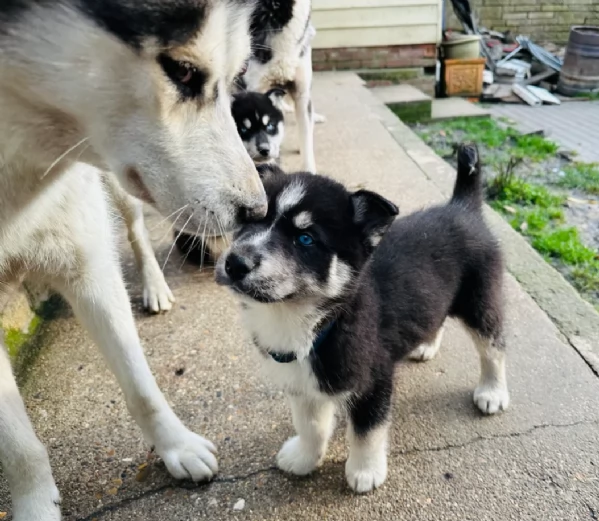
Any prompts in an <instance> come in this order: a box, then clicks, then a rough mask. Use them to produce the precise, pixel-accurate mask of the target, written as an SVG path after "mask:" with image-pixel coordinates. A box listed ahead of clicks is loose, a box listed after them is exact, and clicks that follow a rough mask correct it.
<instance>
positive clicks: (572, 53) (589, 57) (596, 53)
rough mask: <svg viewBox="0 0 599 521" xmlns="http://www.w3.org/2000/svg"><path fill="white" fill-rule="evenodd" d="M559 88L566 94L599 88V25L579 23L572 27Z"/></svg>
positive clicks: (572, 94) (574, 94) (573, 94)
mask: <svg viewBox="0 0 599 521" xmlns="http://www.w3.org/2000/svg"><path fill="white" fill-rule="evenodd" d="M557 89H558V91H559V92H560V93H562V94H564V95H566V96H576V95H577V94H582V93H585V92H591V91H594V90H599V27H598V26H594V25H578V26H574V27H572V28H571V29H570V37H569V39H568V46H567V47H566V56H565V57H564V65H563V66H562V70H561V72H560V76H559V81H558V85H557Z"/></svg>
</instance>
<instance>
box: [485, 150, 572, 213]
mask: <svg viewBox="0 0 599 521" xmlns="http://www.w3.org/2000/svg"><path fill="white" fill-rule="evenodd" d="M517 161H518V160H513V159H511V160H510V162H508V164H506V165H504V166H502V167H500V172H499V174H498V175H497V176H496V177H494V178H493V179H491V180H490V181H489V183H488V185H487V195H488V197H489V198H490V199H493V200H495V201H499V202H502V203H505V204H515V205H525V206H538V207H540V208H544V209H549V208H554V207H557V206H561V205H563V204H564V202H565V201H566V198H565V196H563V195H556V194H553V193H551V192H550V191H549V190H547V188H545V187H544V186H541V185H537V184H533V183H528V182H526V181H525V180H524V179H522V178H520V177H518V176H516V175H515V174H514V173H513V170H514V168H515V166H516V165H517Z"/></svg>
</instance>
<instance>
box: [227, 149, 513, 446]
mask: <svg viewBox="0 0 599 521" xmlns="http://www.w3.org/2000/svg"><path fill="white" fill-rule="evenodd" d="M268 174H269V175H265V174H264V172H263V181H264V185H265V188H266V192H267V195H268V197H269V206H271V205H273V204H275V201H276V198H277V196H278V194H280V193H281V192H282V190H284V189H285V187H286V186H288V185H289V183H291V182H294V179H296V176H297V175H305V174H292V175H288V176H285V175H283V174H282V173H281V172H280V171H279V170H278V169H277V168H276V167H268ZM303 186H304V187H305V190H306V195H305V196H304V197H303V199H302V202H301V203H300V206H301V208H297V211H306V210H308V211H310V213H311V214H312V215H313V216H316V217H315V223H316V224H315V226H318V227H319V228H320V230H321V231H320V232H319V233H320V235H321V236H325V237H327V238H328V239H327V240H329V241H330V242H329V243H328V244H327V247H328V248H331V249H332V250H333V251H334V253H335V254H336V255H337V256H338V258H339V259H340V260H342V261H344V262H346V263H347V264H349V265H350V266H351V267H352V269H353V270H354V272H355V273H357V275H356V278H355V279H354V280H353V282H352V283H350V284H348V286H347V288H346V291H345V292H344V293H343V295H342V296H341V297H338V298H336V299H334V300H332V301H329V302H326V303H324V304H322V303H321V304H320V305H319V306H320V308H321V309H323V308H324V309H326V310H327V318H326V319H325V320H324V321H323V322H326V323H328V324H329V325H331V324H332V327H331V329H330V332H328V334H327V335H326V336H325V338H324V340H323V341H322V343H320V344H319V346H318V347H317V348H316V349H314V348H313V349H312V350H311V352H310V355H309V360H310V364H311V367H312V370H313V372H314V374H315V375H316V377H317V380H318V383H319V386H320V391H321V392H322V393H324V394H328V395H337V394H340V393H349V395H350V396H351V398H350V399H349V400H348V403H349V409H350V411H349V412H350V417H351V421H352V424H353V427H354V430H355V432H356V433H357V434H358V435H364V434H366V433H368V431H370V430H371V429H373V428H375V427H376V426H378V425H379V424H381V423H382V422H384V421H385V420H386V419H387V418H388V415H389V409H390V404H391V395H392V382H393V372H394V366H395V364H396V363H397V362H398V361H399V360H401V359H402V358H404V357H405V356H406V355H408V354H409V353H410V352H412V351H413V350H414V349H416V348H417V347H418V346H420V345H421V344H424V343H428V342H431V341H432V340H433V339H434V338H435V336H436V334H437V332H438V331H439V330H440V328H441V326H442V325H443V322H444V320H445V318H446V317H447V316H452V317H457V318H459V319H461V320H462V321H463V322H464V323H465V325H466V326H467V327H469V328H471V329H472V330H473V331H474V332H476V333H477V334H478V335H479V336H480V337H481V338H483V339H487V340H488V341H489V342H490V343H491V344H492V345H493V346H494V347H496V348H499V349H501V348H502V343H501V333H502V296H501V291H502V289H501V288H502V274H503V265H502V256H501V252H500V249H499V246H498V244H497V241H496V240H495V238H494V237H493V235H492V234H491V232H490V231H489V229H488V228H487V226H486V225H485V223H484V220H483V217H482V212H481V207H482V187H481V180H480V165H479V163H478V153H477V151H476V148H475V147H474V146H463V147H462V148H461V149H460V151H459V166H458V177H457V181H456V185H455V190H454V194H453V197H452V199H451V200H450V201H449V203H448V204H445V205H442V206H436V207H433V208H429V209H426V210H422V211H420V212H416V213H414V214H411V215H409V216H407V217H404V218H400V219H398V220H395V221H394V222H393V219H394V216H395V213H396V211H394V205H392V204H391V203H389V202H388V201H386V200H385V199H383V198H382V197H380V196H378V195H376V194H372V193H369V194H370V195H369V196H368V197H367V198H361V200H360V201H359V203H358V205H357V207H356V204H355V200H353V199H352V198H354V197H355V196H356V194H354V195H350V194H349V193H348V192H347V191H346V190H345V188H343V187H342V186H341V185H339V184H338V183H334V182H332V181H331V180H329V179H327V178H323V177H320V176H310V179H307V180H306V182H305V183H303ZM323 194H326V197H324V196H323ZM357 194H358V195H359V194H360V193H359V192H358V193H357ZM352 205H353V208H352ZM331 206H334V207H335V209H334V210H332V209H331ZM295 211H296V209H294V210H292V211H291V212H290V215H289V217H285V219H283V221H291V220H292V215H293V214H294V213H295ZM346 213H347V215H346ZM269 214H271V212H270V211H269ZM321 214H323V215H325V216H326V215H327V214H328V215H338V216H345V217H344V218H345V219H353V220H354V223H356V226H353V227H352V226H351V225H350V224H349V223H347V224H346V225H345V227H344V228H343V230H342V232H343V233H341V231H340V229H335V227H334V223H336V222H337V219H336V218H335V217H328V218H327V217H324V218H321V217H319V216H320V215H321ZM268 219H269V216H267V217H266V218H265V221H268ZM283 221H281V222H283ZM331 223H333V224H331ZM391 223H392V224H391ZM259 224H260V223H256V224H250V225H248V226H249V227H250V228H251V227H255V226H259ZM387 227H388V230H387V231H386V233H385V235H384V236H383V238H382V240H381V241H380V243H379V245H378V246H377V247H376V248H373V246H372V243H371V241H370V239H372V238H373V237H374V236H375V235H378V234H380V233H381V231H383V229H386V228H387ZM273 233H274V232H273ZM241 234H242V235H243V234H244V231H242V232H241ZM332 238H334V239H332ZM358 239H359V240H358ZM234 248H235V243H233V249H234ZM373 249H374V252H373V253H372V255H371V252H372V250H373ZM305 255H308V254H305ZM306 262H308V261H307V260H306ZM250 264H252V265H255V262H253V261H252V262H250ZM265 283H266V282H265ZM236 284H237V282H236ZM239 287H241V286H239ZM247 296H248V297H252V294H251V292H248V295H247ZM321 327H322V324H321ZM280 347H281V351H285V347H286V346H280Z"/></svg>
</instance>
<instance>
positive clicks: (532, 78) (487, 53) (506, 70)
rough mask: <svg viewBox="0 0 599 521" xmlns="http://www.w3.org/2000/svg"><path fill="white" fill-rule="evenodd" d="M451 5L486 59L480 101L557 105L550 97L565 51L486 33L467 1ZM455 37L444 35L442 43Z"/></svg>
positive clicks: (454, 0) (450, 33)
mask: <svg viewBox="0 0 599 521" xmlns="http://www.w3.org/2000/svg"><path fill="white" fill-rule="evenodd" d="M451 2H452V5H453V9H454V11H455V13H456V16H457V17H458V19H459V20H460V23H461V24H462V26H463V29H464V33H465V34H466V35H476V36H478V37H479V39H480V52H481V54H482V55H483V56H484V57H485V59H486V64H485V69H486V70H485V71H484V75H483V83H484V89H483V92H482V95H481V100H483V101H489V102H494V101H501V102H504V103H523V102H524V103H528V104H529V105H532V106H539V105H542V104H544V103H546V104H555V105H559V104H560V103H561V101H562V100H563V99H564V97H562V96H559V95H556V94H554V93H555V92H556V88H557V83H558V79H559V73H560V71H561V69H562V66H563V64H564V53H565V47H564V48H558V47H557V46H555V45H546V46H544V47H542V46H540V45H537V44H535V43H533V42H532V41H531V40H530V39H529V38H527V37H525V36H515V37H514V36H513V35H512V34H511V33H510V31H507V32H505V33H502V32H497V31H491V30H488V29H486V28H484V27H482V26H479V25H478V21H477V19H476V16H475V15H474V13H473V12H472V10H471V8H470V3H469V1H468V0H451ZM456 36H457V35H456V34H455V31H446V32H445V39H446V41H451V40H452V39H455V38H456ZM462 37H463V35H462Z"/></svg>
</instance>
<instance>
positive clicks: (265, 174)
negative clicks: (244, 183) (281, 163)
mask: <svg viewBox="0 0 599 521" xmlns="http://www.w3.org/2000/svg"><path fill="white" fill-rule="evenodd" d="M256 170H258V175H259V176H260V179H261V180H262V184H265V183H268V182H269V181H273V180H275V179H278V178H279V177H282V176H284V175H285V172H284V171H283V170H282V169H281V168H279V167H278V166H277V165H273V164H266V165H258V166H257V167H256Z"/></svg>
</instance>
